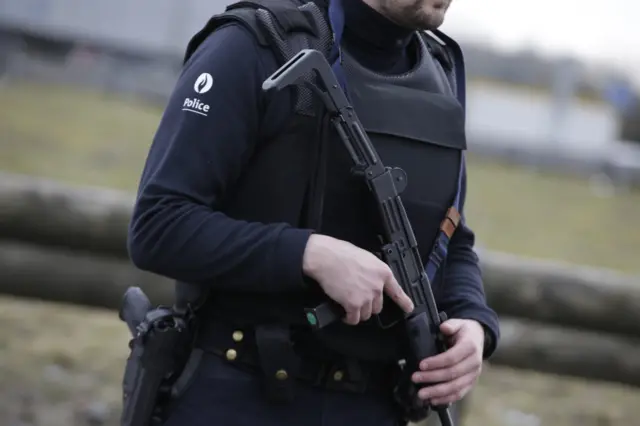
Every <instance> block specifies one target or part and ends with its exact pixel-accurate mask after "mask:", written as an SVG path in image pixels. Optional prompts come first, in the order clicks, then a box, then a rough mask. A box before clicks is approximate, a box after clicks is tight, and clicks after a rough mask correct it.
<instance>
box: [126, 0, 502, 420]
mask: <svg viewBox="0 0 640 426" xmlns="http://www.w3.org/2000/svg"><path fill="white" fill-rule="evenodd" d="M345 3H346V4H345V9H346V10H345V12H346V30H345V35H344V44H345V45H346V46H348V48H349V52H350V53H351V54H352V55H353V56H354V57H355V59H357V60H358V61H359V62H360V63H362V64H363V65H365V66H366V67H368V68H370V69H372V70H375V71H377V72H380V73H385V74H398V73H402V72H405V71H407V70H409V69H410V68H411V66H412V65H413V63H414V62H415V58H414V57H413V55H412V52H413V50H412V49H409V48H408V44H409V41H410V39H411V34H412V32H411V31H408V30H406V29H403V28H400V27H398V26H396V25H394V24H393V23H391V22H389V21H388V20H387V19H385V18H384V17H382V16H381V15H379V14H378V13H376V12H375V11H373V10H372V9H370V8H369V7H368V6H366V5H365V4H364V3H362V2H361V1H359V0H350V1H348V2H345ZM277 68H278V64H277V62H276V58H275V57H274V54H273V52H272V51H271V50H269V49H267V48H264V47H261V46H259V45H258V44H257V42H256V41H255V39H254V37H253V35H252V34H251V33H250V32H249V31H248V30H247V29H245V28H244V27H242V26H240V25H234V24H230V25H226V26H225V27H223V28H221V29H219V30H217V31H216V32H215V33H213V34H212V35H211V36H209V37H208V38H207V40H206V41H204V43H203V44H202V45H201V46H200V47H199V48H198V50H197V51H196V52H195V54H194V55H193V56H192V57H191V58H190V60H189V61H188V63H187V64H186V66H185V68H184V70H183V72H182V74H181V76H180V78H179V80H178V82H177V85H176V87H175V90H174V92H173V94H172V96H171V99H170V100H169V103H168V106H167V108H166V110H165V113H164V116H163V117H162V121H161V124H160V127H159V129H158V132H157V134H156V136H155V139H154V141H153V144H152V146H151V149H150V152H149V156H148V160H147V163H146V165H145V169H144V172H143V175H142V178H141V182H140V189H139V194H138V199H137V202H136V206H135V211H134V216H133V220H132V222H131V227H130V236H129V251H130V255H131V258H132V260H133V262H134V263H135V264H136V265H137V266H138V267H140V268H141V269H145V270H149V271H152V272H154V273H157V274H161V275H164V276H167V277H170V278H174V279H176V280H180V281H186V282H192V283H202V285H214V286H215V288H217V289H222V290H227V289H234V290H237V291H241V292H246V293H247V297H259V295H260V294H265V293H278V292H282V293H285V292H288V291H293V290H299V289H300V287H304V286H306V285H308V284H306V283H305V280H304V278H303V274H302V256H303V253H304V249H305V245H306V243H307V240H308V238H309V236H310V235H311V234H312V233H313V232H314V230H311V229H297V228H294V227H292V226H290V225H287V224H263V223H249V222H245V221H241V220H236V219H233V218H230V217H228V216H226V215H225V214H223V213H222V212H221V211H220V210H219V209H220V208H221V206H222V204H223V203H224V200H225V196H226V194H227V191H230V190H232V188H233V186H234V183H235V182H237V181H238V179H239V178H240V176H241V174H242V171H243V168H244V167H246V166H247V164H248V161H249V158H250V157H251V155H252V153H254V152H255V150H256V149H257V148H258V147H259V146H260V144H261V143H267V142H268V141H269V140H270V139H273V138H275V137H276V136H277V135H278V134H279V132H280V131H281V129H283V127H284V126H285V124H286V121H287V120H288V119H289V117H290V110H291V104H292V97H291V93H290V92H286V91H283V92H278V93H270V94H265V93H263V92H262V90H261V85H262V82H263V81H264V80H265V79H266V78H267V77H268V76H270V75H271V74H272V73H273V72H274V71H275V70H276V69H277ZM383 107H384V106H383V105H381V108H383ZM303 142H304V141H301V143H303ZM332 155H333V157H335V156H336V155H338V154H330V156H329V160H328V161H329V165H328V169H329V170H331V168H332V164H333V167H335V164H336V161H338V159H337V158H333V157H332ZM335 176H338V175H337V174H332V173H328V181H327V185H326V192H325V207H324V214H323V222H322V224H323V225H322V228H321V229H320V230H319V231H320V232H321V233H325V234H328V235H332V236H335V237H337V238H342V239H346V240H349V241H351V242H353V243H354V244H356V245H359V246H361V247H365V248H369V247H368V246H369V245H370V244H369V241H368V239H367V240H366V241H365V239H366V238H365V237H364V234H366V229H367V228H365V227H364V226H366V224H367V222H371V221H374V220H375V219H373V215H376V214H377V212H376V210H375V209H374V208H372V209H370V214H371V215H372V216H371V218H362V217H359V216H356V215H349V213H348V208H347V209H345V206H348V205H349V204H350V203H353V199H350V197H349V194H348V193H346V194H345V193H344V191H342V190H341V189H342V185H341V182H339V181H336V180H335V179H336V177H335ZM332 177H333V180H332ZM465 181H466V179H465ZM424 187H425V191H427V190H429V186H428V185H424ZM465 192H466V183H465V185H464V187H463V191H462V198H463V200H464V195H465ZM345 212H346V213H345ZM437 226H438V223H436V224H435V227H434V229H433V238H435V235H436V232H437ZM361 235H362V236H363V237H362V239H361V238H360V236H361ZM368 238H370V237H368ZM433 238H431V239H430V240H429V238H427V240H429V241H419V244H420V245H424V246H425V247H427V246H429V247H430V246H431V244H432V240H433ZM473 244H474V234H473V232H472V231H471V230H470V229H469V228H468V227H466V225H461V226H460V227H459V228H458V230H457V231H456V232H455V234H454V236H453V238H452V240H451V244H450V248H449V256H448V260H447V265H446V270H445V271H446V272H445V273H446V276H445V277H444V283H445V285H441V286H438V288H437V289H436V298H437V301H438V304H439V307H440V308H441V309H442V310H444V311H446V312H447V314H448V315H449V317H452V318H465V319H473V320H477V321H478V322H480V323H481V324H482V325H483V326H484V327H485V330H486V331H487V336H488V339H487V341H488V345H487V347H486V349H485V356H486V357H488V356H490V355H491V353H492V352H493V351H494V349H495V342H496V341H497V338H498V333H499V332H498V323H497V317H496V315H495V313H494V312H493V311H492V310H491V309H490V308H488V307H487V305H486V301H485V298H484V292H483V289H482V280H481V275H480V270H479V267H478V258H477V256H476V254H475V253H474V251H473ZM213 282H215V284H211V283H213ZM215 288H214V289H215ZM337 328H339V329H340V330H337V331H336V334H337V335H340V336H341V337H342V338H338V341H339V342H342V341H344V336H345V335H347V336H348V337H349V340H350V343H351V345H355V346H354V347H355V348H356V349H353V348H349V349H348V350H354V351H355V352H358V348H360V349H361V352H362V353H363V354H371V353H372V349H376V346H375V345H380V346H384V345H385V343H384V340H380V339H378V337H379V336H377V335H376V333H377V334H381V333H382V331H381V330H378V329H375V330H374V329H373V327H370V329H369V330H366V327H363V328H362V330H363V332H358V333H356V332H355V331H354V330H355V328H353V327H349V326H346V325H342V324H338V325H337ZM366 331H368V333H367V332H366ZM345 333H346V334H345ZM353 339H355V340H353ZM371 342H372V343H371ZM381 342H383V343H382V344H381ZM372 344H373V345H374V346H373V347H372V346H371V345H372ZM378 349H379V351H380V352H384V348H383V347H380V348H378ZM345 350H347V349H346V348H345ZM374 352H377V350H375V351H374ZM206 357H207V361H206V362H205V363H204V365H203V366H202V367H201V370H202V371H201V373H200V374H199V375H198V377H197V378H196V380H195V382H194V383H193V384H192V386H191V387H190V388H189V390H188V391H187V394H186V395H185V396H184V398H183V401H181V402H180V404H179V405H178V407H177V408H176V409H175V410H176V411H175V415H174V416H172V419H171V420H170V422H169V424H172V425H178V424H190V425H198V424H203V425H204V424H205V423H198V418H201V419H206V418H220V424H224V425H235V424H237V425H247V424H249V423H250V422H251V423H252V422H256V421H257V422H259V423H260V424H263V425H271V424H273V425H276V424H279V425H280V424H281V425H285V424H287V425H288V424H303V423H304V424H306V425H313V424H314V423H310V421H309V420H310V419H312V418H313V417H312V416H311V414H310V413H317V419H318V421H317V423H315V424H317V425H331V426H340V425H349V426H351V425H354V424H368V425H381V426H382V425H393V424H395V417H394V414H393V412H392V409H391V407H390V401H387V400H385V399H380V401H378V403H377V406H376V407H372V404H371V400H370V399H367V398H366V397H364V396H361V395H349V396H346V395H342V394H339V395H332V394H330V393H326V392H322V391H319V390H314V389H311V388H302V389H301V390H300V393H299V396H298V398H299V399H298V402H297V405H298V406H297V407H292V408H287V407H284V408H283V407H280V408H278V407H273V406H269V405H267V403H266V402H260V401H259V399H260V398H259V396H258V387H259V385H258V382H257V381H255V380H253V379H252V378H251V376H250V375H249V374H248V373H244V372H240V371H236V370H234V369H232V368H231V367H229V366H227V365H225V364H224V363H223V362H222V361H220V360H218V359H215V358H214V357H213V356H211V355H207V356H206ZM247 401H251V402H250V403H248V402H247ZM247 404H248V405H247ZM347 407H350V408H349V409H347ZM207 410H208V411H207ZM356 410H357V411H356ZM347 411H348V412H347ZM206 413H209V414H206ZM350 413H351V414H350ZM296 416H299V417H296ZM305 416H306V417H305ZM178 419H179V420H178ZM187 419H188V420H187Z"/></svg>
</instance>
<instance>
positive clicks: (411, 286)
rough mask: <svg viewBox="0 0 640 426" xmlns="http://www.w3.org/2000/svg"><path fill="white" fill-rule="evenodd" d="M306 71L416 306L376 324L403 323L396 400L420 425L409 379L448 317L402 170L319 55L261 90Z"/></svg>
mask: <svg viewBox="0 0 640 426" xmlns="http://www.w3.org/2000/svg"><path fill="white" fill-rule="evenodd" d="M310 71H315V75H316V77H317V81H318V82H319V85H320V87H319V86H317V85H316V84H314V82H313V81H308V80H304V84H305V85H307V86H308V87H309V88H311V89H312V90H313V91H314V92H315V93H316V94H317V95H318V96H319V97H320V98H321V100H322V102H323V103H324V105H325V107H326V108H327V110H328V113H329V115H330V119H331V122H332V124H333V126H334V127H335V129H336V131H337V132H338V135H339V136H340V139H342V142H343V144H344V146H345V148H346V149H347V151H348V152H349V155H350V156H351V159H352V160H353V163H354V168H353V170H352V172H353V173H354V174H356V175H358V176H361V177H363V178H364V179H365V181H366V183H367V185H368V187H369V189H370V190H371V192H372V193H373V195H374V196H375V198H376V201H377V205H378V209H379V213H380V215H381V216H382V222H383V224H384V234H383V235H382V236H381V237H382V240H383V244H384V245H383V246H382V258H383V260H384V261H385V262H386V263H387V264H388V265H389V267H390V268H391V270H392V271H393V274H394V276H395V278H396V280H397V281H398V283H399V284H400V286H401V287H402V289H403V290H404V291H405V293H406V294H407V295H408V296H409V297H410V298H411V300H412V301H413V303H414V306H415V309H414V311H413V312H411V313H410V314H406V315H405V314H404V313H402V311H401V310H400V308H399V307H398V306H397V305H395V304H392V306H393V307H394V308H392V306H387V305H385V309H383V311H382V313H381V315H378V316H377V319H378V321H379V323H380V325H381V326H382V327H384V328H388V327H390V326H392V325H394V324H396V323H397V322H398V321H403V323H404V327H405V329H406V333H407V337H408V341H409V347H410V351H409V354H408V355H407V358H408V359H406V360H404V367H403V374H402V377H403V378H402V380H401V381H400V382H399V384H398V385H397V386H396V389H395V396H396V398H397V400H398V402H399V403H400V406H401V407H403V409H404V414H405V417H406V419H407V420H410V421H417V420H421V419H423V418H424V417H426V416H427V415H428V413H429V407H428V406H427V407H425V406H423V404H422V402H421V401H420V400H419V399H418V397H417V392H418V387H417V386H416V385H415V384H414V383H412V382H411V379H410V378H411V374H412V373H413V372H415V371H417V370H418V369H419V366H418V365H419V363H420V361H421V360H423V359H424V358H427V357H430V356H433V355H435V354H438V353H441V352H444V351H445V350H446V349H447V348H446V343H445V340H444V337H443V336H442V334H441V333H440V324H441V323H442V322H443V321H445V320H446V316H445V315H444V313H440V312H438V308H437V306H436V302H435V299H434V297H433V293H432V291H431V285H430V283H429V279H428V277H427V274H426V272H425V269H424V264H423V263H422V260H421V258H420V253H419V252H418V244H417V241H416V238H415V236H414V233H413V229H412V228H411V224H410V223H409V218H408V217H407V213H406V211H405V208H404V205H403V203H402V200H401V199H400V194H401V193H402V192H403V191H404V189H405V188H406V185H407V175H406V173H405V172H404V171H403V170H402V169H399V168H389V167H385V166H384V165H383V164H382V161H381V160H380V157H379V156H378V154H377V152H376V151H375V149H374V147H373V145H372V143H371V141H370V140H369V137H368V136H367V134H366V132H365V130H364V128H363V126H362V124H361V123H360V120H359V119H358V117H357V115H356V112H355V111H354V108H353V107H352V106H351V105H350V103H349V101H348V99H347V97H346V96H345V94H344V92H343V90H342V88H341V87H340V85H339V83H338V80H337V79H336V76H335V74H334V73H333V70H332V69H331V66H330V65H329V62H327V59H326V58H325V56H324V55H323V54H322V53H321V52H319V51H317V50H312V49H305V50H302V51H300V53H298V54H297V55H296V56H294V57H293V58H291V59H290V60H289V61H288V62H287V63H285V64H284V65H283V66H282V67H280V68H279V69H278V70H277V71H276V72H275V73H273V74H272V75H271V76H270V77H269V78H268V79H266V80H265V81H264V83H263V85H262V89H263V90H265V91H267V90H273V89H275V90H281V89H283V88H285V87H287V86H289V85H293V84H297V83H299V80H300V79H301V78H304V77H305V76H308V75H310ZM389 308H392V309H389ZM344 313H345V312H344V310H343V309H342V307H340V306H339V305H338V304H337V303H335V302H326V303H324V304H322V305H320V306H318V307H316V308H312V309H307V310H306V315H307V321H308V323H309V325H310V326H311V327H313V328H315V329H320V328H322V327H325V326H327V325H329V324H331V323H333V322H335V321H337V320H339V319H341V318H342V317H343V316H344ZM431 408H433V409H434V410H435V411H436V412H437V413H438V416H439V418H440V423H441V424H442V426H453V421H452V419H451V415H450V414H449V409H448V407H447V406H438V407H431Z"/></svg>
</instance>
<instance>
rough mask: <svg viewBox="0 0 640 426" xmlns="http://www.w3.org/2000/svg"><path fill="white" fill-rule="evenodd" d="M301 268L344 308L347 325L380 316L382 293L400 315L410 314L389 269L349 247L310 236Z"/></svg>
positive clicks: (408, 304)
mask: <svg viewBox="0 0 640 426" xmlns="http://www.w3.org/2000/svg"><path fill="white" fill-rule="evenodd" d="M302 264H303V265H302V269H303V272H304V274H305V275H307V276H309V277H311V278H313V279H314V280H316V281H317V282H318V284H320V287H322V290H324V292H325V293H326V294H327V296H329V297H330V298H331V299H333V300H334V301H336V302H337V303H339V304H340V305H341V306H342V307H343V308H344V310H345V312H346V314H347V315H346V317H345V318H344V322H346V323H347V324H350V325H356V324H358V323H359V322H361V321H366V320H368V319H369V318H371V315H373V314H379V313H380V312H381V311H382V300H383V294H384V293H386V294H387V295H388V296H389V297H391V299H392V300H393V301H395V302H396V303H397V304H398V305H399V306H400V308H402V310H403V311H405V312H407V313H408V312H411V311H413V302H411V299H410V298H409V296H407V295H406V294H405V292H404V291H403V290H402V287H400V285H399V284H398V282H397V281H396V279H395V278H394V276H393V272H391V269H390V268H389V266H388V265H387V264H386V263H384V262H383V261H381V260H380V259H378V258H377V257H376V256H375V255H373V254H372V253H369V252H368V251H366V250H362V249H361V248H359V247H356V246H355V245H353V244H351V243H348V242H346V241H342V240H338V239H336V238H332V237H328V236H325V235H318V234H314V235H311V237H310V238H309V241H308V242H307V247H306V249H305V251H304V257H303V259H302Z"/></svg>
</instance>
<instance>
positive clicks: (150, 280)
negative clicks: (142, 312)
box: [0, 242, 173, 309]
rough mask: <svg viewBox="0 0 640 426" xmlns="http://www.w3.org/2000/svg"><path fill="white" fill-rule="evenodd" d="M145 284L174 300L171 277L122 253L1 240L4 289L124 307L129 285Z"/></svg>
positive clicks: (0, 284)
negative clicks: (134, 263)
mask: <svg viewBox="0 0 640 426" xmlns="http://www.w3.org/2000/svg"><path fill="white" fill-rule="evenodd" d="M129 286H138V287H141V288H142V289H143V290H144V291H145V292H146V293H147V294H148V296H149V298H150V299H151V300H152V301H153V302H154V303H166V302H170V301H171V298H172V296H173V284H172V282H171V281H170V280H167V279H165V278H162V277H159V276H157V275H154V274H150V273H147V272H142V271H139V270H138V269H136V268H134V267H132V266H131V265H130V264H129V263H128V262H126V261H123V260H119V259H104V258H96V257H91V256H90V255H86V254H79V253H75V252H71V251H64V250H57V249H56V250H53V249H50V248H41V247H37V246H32V245H26V244H22V243H7V242H2V243H0V293H3V294H8V295H13V296H19V297H25V298H32V299H40V300H46V301H52V302H63V303H70V304H75V305H86V306H91V307H98V308H107V309H119V308H120V302H121V300H122V296H123V294H124V292H125V290H126V289H127V288H128V287H129Z"/></svg>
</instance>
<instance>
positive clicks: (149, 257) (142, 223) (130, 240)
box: [127, 215, 166, 275]
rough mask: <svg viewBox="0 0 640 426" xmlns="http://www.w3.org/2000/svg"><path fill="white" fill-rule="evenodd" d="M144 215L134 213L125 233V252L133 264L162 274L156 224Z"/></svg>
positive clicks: (160, 249)
mask: <svg viewBox="0 0 640 426" xmlns="http://www.w3.org/2000/svg"><path fill="white" fill-rule="evenodd" d="M143 218H144V216H140V215H134V217H133V218H132V220H131V223H130V225H129V229H128V234H127V253H128V255H129V259H130V261H131V263H133V265H134V266H135V267H136V268H138V269H141V270H143V271H147V272H152V273H155V274H159V275H163V273H164V272H166V271H164V269H165V267H166V265H165V266H164V267H163V260H162V245H161V244H159V241H161V238H160V237H161V236H160V235H158V234H159V229H158V226H154V223H153V222H152V221H149V220H143Z"/></svg>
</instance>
